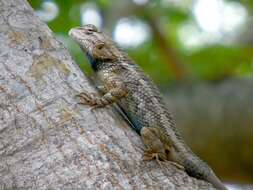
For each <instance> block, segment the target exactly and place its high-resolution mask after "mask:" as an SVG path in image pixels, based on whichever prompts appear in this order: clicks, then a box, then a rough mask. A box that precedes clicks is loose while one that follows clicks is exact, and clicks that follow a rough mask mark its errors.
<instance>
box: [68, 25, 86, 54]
mask: <svg viewBox="0 0 253 190" xmlns="http://www.w3.org/2000/svg"><path fill="white" fill-rule="evenodd" d="M68 35H69V36H70V37H71V38H72V39H73V40H74V41H76V42H77V43H78V44H79V46H80V47H81V49H82V50H83V51H84V52H85V53H86V52H89V49H90V44H89V40H88V39H87V36H86V34H85V33H84V32H83V31H82V30H81V28H79V27H77V28H72V29H70V30H69V32H68Z"/></svg>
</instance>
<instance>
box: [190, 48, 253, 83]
mask: <svg viewBox="0 0 253 190" xmlns="http://www.w3.org/2000/svg"><path fill="white" fill-rule="evenodd" d="M185 61H188V62H189V63H190V65H191V68H192V70H193V71H194V74H195V75H196V76H198V77H199V78H201V79H207V80H219V79H223V78H226V77H232V76H240V75H241V76H242V75H252V72H253V68H252V64H251V62H252V49H250V48H238V47H225V46H210V47H206V48H203V49H201V50H199V51H197V52H195V53H193V54H191V55H188V56H185Z"/></svg>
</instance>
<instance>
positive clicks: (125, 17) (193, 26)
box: [28, 0, 253, 188]
mask: <svg viewBox="0 0 253 190" xmlns="http://www.w3.org/2000/svg"><path fill="white" fill-rule="evenodd" d="M28 2H29V3H30V4H31V5H32V7H33V8H34V9H35V10H36V13H37V15H38V16H39V17H40V18H41V19H42V20H43V21H45V22H46V23H47V24H48V26H49V27H50V28H51V29H52V30H53V31H54V32H55V34H56V36H57V37H58V38H59V39H60V40H61V41H63V42H64V43H65V44H66V45H67V46H68V48H69V49H70V51H71V54H72V56H73V58H74V59H75V60H76V62H77V63H78V64H80V67H81V68H82V69H83V70H84V71H85V72H86V73H91V69H90V67H89V64H88V63H87V60H86V59H85V57H84V55H83V53H82V52H81V50H80V48H79V47H78V46H77V45H76V44H75V42H74V41H72V40H71V39H70V38H69V37H68V35H67V33H68V31H69V29H70V28H72V27H76V26H80V25H84V24H90V23H92V24H94V25H96V26H97V27H99V28H100V29H101V30H104V31H106V32H107V33H108V34H109V35H110V36H112V38H113V39H114V41H116V42H117V43H118V44H119V45H120V46H121V47H123V48H124V49H125V50H126V51H127V52H128V53H129V55H130V57H131V58H132V59H133V60H135V61H136V63H138V64H139V65H140V66H141V67H142V68H143V69H144V70H145V72H146V73H148V74H149V75H150V76H151V77H152V78H153V80H154V81H155V82H156V83H157V84H158V86H159V87H160V88H161V89H162V90H163V91H164V93H165V94H167V96H166V97H167V98H168V101H170V102H176V103H172V105H171V107H172V110H173V113H175V115H176V116H175V117H176V120H177V121H178V123H179V124H180V126H181V130H182V131H183V134H184V136H185V138H186V139H187V142H189V143H190V144H191V145H192V147H193V149H194V150H195V151H196V152H197V153H199V154H200V155H201V156H202V157H203V158H204V159H205V160H207V162H208V163H210V164H211V165H212V166H214V167H215V170H216V171H218V173H220V174H221V175H222V178H223V179H224V180H226V181H228V183H236V184H239V183H246V184H248V183H252V182H253V160H252V159H253V152H252V151H251V148H250V147H251V145H253V142H252V139H253V129H252V122H253V121H252V120H251V116H252V114H253V110H252V109H251V106H250V105H252V104H251V102H252V101H253V99H252V98H251V97H252V95H253V93H252V90H251V84H252V83H251V82H253V81H252V80H251V78H252V74H253V48H252V44H253V19H252V14H253V13H252V12H253V1H252V0H241V1H240V0H93V1H92V0H90V1H86V0H73V1H71V0H54V1H49V0H47V1H45V0H28ZM238 81H239V83H238ZM171 91H172V92H171ZM228 92H229V93H228ZM171 93H172V94H171ZM182 94H183V96H182ZM242 94H244V95H243V97H244V96H245V98H241V96H242ZM215 97H218V98H215ZM229 97H232V98H231V100H230V101H228V100H227V99H228V98H229ZM251 100H252V101H251ZM182 102H183V103H182ZM194 102H195V103H194ZM231 102H232V103H231ZM242 102H243V103H244V105H245V107H248V108H245V107H244V106H241V110H242V111H240V109H239V108H238V107H240V106H238V105H241V104H242ZM198 104H199V105H198ZM181 105H182V106H181ZM186 105H188V107H187V106H186ZM196 105H197V106H196ZM200 105H203V106H200ZM214 105H216V107H215V106H214ZM221 105H222V109H219V106H221ZM231 105H232V106H231ZM212 106H213V107H214V108H212ZM229 106H230V107H229ZM237 108H238V109H239V111H238V112H240V113H242V112H244V111H245V110H248V111H247V114H248V117H244V116H243V115H240V113H238V112H236V110H237ZM212 109H213V110H214V111H210V110H212ZM225 109H226V110H227V111H226V110H225ZM185 110H189V111H187V112H186V113H185ZM194 110H195V111H194ZM206 110H207V111H206ZM217 110H218V111H217ZM209 111H210V113H209ZM190 112H194V114H195V115H194V114H192V115H190V116H189V113H190ZM203 113H204V115H208V116H203V117H202V118H201V114H203ZM237 113H238V114H237ZM217 115H218V116H217ZM236 117H238V118H236ZM216 118H219V119H216ZM215 119H216V120H215ZM233 119H235V121H234V122H231V121H233ZM182 120H183V121H184V122H181V121H182ZM199 120H203V122H202V123H201V122H200V121H199ZM214 120H215V121H217V122H216V123H215V122H213V121H214ZM245 120H246V121H245ZM209 121H212V122H213V123H212V122H209ZM228 121H229V122H228ZM180 122H181V123H180ZM205 122H207V123H208V124H207V125H206V124H205ZM200 123H201V125H206V129H208V130H206V131H205V132H203V131H201V133H200V134H198V135H199V136H204V137H203V138H202V140H203V141H200V140H199V141H200V142H196V140H192V139H198V138H199V136H197V137H195V136H194V133H195V131H199V129H200V128H197V127H201V126H200ZM217 123H219V124H217ZM231 123H232V124H231ZM232 125H233V130H231V126H232ZM191 126H192V127H191ZM194 127H196V128H194ZM203 127H204V126H202V129H201V130H203ZM229 127H230V128H229ZM210 129H212V130H211V132H210ZM193 131H194V132H193ZM231 131H233V132H231ZM240 132H241V133H240ZM220 133H222V135H220ZM207 134H209V136H208V137H210V138H211V140H207V139H210V138H208V137H207ZM210 134H213V135H211V136H210ZM240 134H242V135H240ZM243 134H244V135H243ZM195 135H196V134H195ZM246 137H247V139H246V140H245V138H246ZM200 139H201V138H200ZM224 139H225V140H224ZM238 139H239V140H238ZM216 141H217V142H216ZM216 143H219V144H216ZM242 143H243V146H244V147H245V148H244V149H243V150H241V144H242ZM217 146H218V147H221V148H220V149H218V150H216V147H217ZM206 147H208V148H210V150H213V149H215V150H214V151H213V152H212V151H211V152H210V151H209V149H208V148H206ZM223 149H225V150H224V151H223ZM215 151H216V152H215ZM210 154H212V155H210ZM242 154H243V155H244V156H242ZM215 155H216V156H215ZM217 155H219V156H220V157H218V159H215V158H214V157H217ZM221 160H222V161H221ZM238 160H240V161H238ZM231 188H232V187H231Z"/></svg>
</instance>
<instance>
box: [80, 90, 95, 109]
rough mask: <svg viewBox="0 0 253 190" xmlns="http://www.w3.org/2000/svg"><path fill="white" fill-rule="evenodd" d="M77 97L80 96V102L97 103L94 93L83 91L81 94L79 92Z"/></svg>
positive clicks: (91, 104)
mask: <svg viewBox="0 0 253 190" xmlns="http://www.w3.org/2000/svg"><path fill="white" fill-rule="evenodd" d="M76 97H78V98H80V101H79V102H78V104H83V105H90V106H93V105H95V103H96V102H95V94H94V93H88V92H81V93H80V94H77V95H76Z"/></svg>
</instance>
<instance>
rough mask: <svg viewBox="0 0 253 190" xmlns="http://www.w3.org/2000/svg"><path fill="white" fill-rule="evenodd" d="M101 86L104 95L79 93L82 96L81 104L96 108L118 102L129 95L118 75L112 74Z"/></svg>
mask: <svg viewBox="0 0 253 190" xmlns="http://www.w3.org/2000/svg"><path fill="white" fill-rule="evenodd" d="M99 88H100V90H101V89H102V90H103V92H104V95H103V96H102V97H101V96H98V95H97V94H94V93H88V92H82V93H80V94H78V95H77V96H78V97H80V102H79V104H84V105H90V106H92V108H93V109H94V108H97V107H104V106H106V105H109V104H112V103H114V102H117V101H118V100H120V99H121V98H123V97H125V96H126V95H127V88H126V86H125V84H124V82H123V81H122V80H121V79H120V78H119V77H117V76H111V77H110V78H108V79H107V80H105V85H104V86H99Z"/></svg>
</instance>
